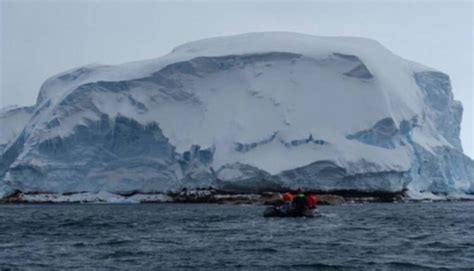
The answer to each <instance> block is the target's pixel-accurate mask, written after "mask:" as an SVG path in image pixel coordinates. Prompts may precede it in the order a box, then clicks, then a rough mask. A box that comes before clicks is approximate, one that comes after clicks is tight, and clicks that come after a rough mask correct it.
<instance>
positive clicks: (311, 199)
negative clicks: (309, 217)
mask: <svg viewBox="0 0 474 271" xmlns="http://www.w3.org/2000/svg"><path fill="white" fill-rule="evenodd" d="M306 204H307V205H308V208H309V209H316V205H317V204H318V198H316V195H314V194H309V195H308V196H307V197H306Z"/></svg>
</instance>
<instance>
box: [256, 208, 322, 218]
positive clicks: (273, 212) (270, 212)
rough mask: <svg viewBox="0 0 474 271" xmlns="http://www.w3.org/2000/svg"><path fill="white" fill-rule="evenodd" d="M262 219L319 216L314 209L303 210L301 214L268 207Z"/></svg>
mask: <svg viewBox="0 0 474 271" xmlns="http://www.w3.org/2000/svg"><path fill="white" fill-rule="evenodd" d="M263 216H264V217H317V216H320V214H319V212H318V211H317V210H316V209H305V210H304V211H303V212H297V211H296V210H292V209H290V210H288V211H285V210H283V209H282V208H280V207H274V206H273V207H268V208H267V209H265V211H264V212H263Z"/></svg>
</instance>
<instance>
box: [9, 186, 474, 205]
mask: <svg viewBox="0 0 474 271" xmlns="http://www.w3.org/2000/svg"><path fill="white" fill-rule="evenodd" d="M293 192H294V191H293ZM311 192H314V193H315V194H316V195H317V197H318V203H319V205H341V204H351V203H372V202H386V203H399V202H411V201H421V202H423V201H462V200H471V201H472V200H474V197H472V196H466V197H464V198H463V197H448V196H444V197H443V196H436V197H425V198H417V199H414V198H410V197H409V196H407V194H406V192H405V191H404V192H395V193H387V192H371V193H368V192H358V191H331V192H322V191H311ZM280 195H281V193H280V192H262V193H258V194H257V193H255V194H252V193H235V192H229V191H221V190H216V189H212V188H210V189H196V190H186V189H183V190H182V191H181V192H175V193H166V194H165V193H131V194H112V193H108V192H98V193H91V192H81V193H67V194H58V193H22V192H16V193H14V194H12V195H11V196H9V197H7V198H4V199H0V204H15V203H212V204H257V205H276V204H280V203H281V198H280Z"/></svg>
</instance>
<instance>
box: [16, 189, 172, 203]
mask: <svg viewBox="0 0 474 271" xmlns="http://www.w3.org/2000/svg"><path fill="white" fill-rule="evenodd" d="M19 200H20V201H26V202H32V203H47V202H53V203H146V202H170V201H171V197H169V196H167V195H164V194H135V195H132V196H128V197H127V196H121V195H117V194H113V193H109V192H106V191H100V192H98V193H90V192H84V193H73V194H55V193H37V194H21V195H20V196H19Z"/></svg>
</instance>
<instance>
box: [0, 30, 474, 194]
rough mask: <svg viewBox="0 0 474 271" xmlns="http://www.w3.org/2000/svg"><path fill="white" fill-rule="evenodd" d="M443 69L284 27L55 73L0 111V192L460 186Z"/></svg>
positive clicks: (471, 169) (466, 190) (372, 45)
mask: <svg viewBox="0 0 474 271" xmlns="http://www.w3.org/2000/svg"><path fill="white" fill-rule="evenodd" d="M462 111H463V109H462V105H461V103H460V102H458V101H455V100H454V99H453V93H452V90H451V83H450V79H449V76H448V75H446V74H444V73H442V72H440V71H437V70H434V69H432V68H429V67H426V66H424V65H421V64H418V63H415V62H412V61H408V60H405V59H403V58H401V57H399V56H397V55H395V54H393V53H392V52H390V51H389V50H388V49H386V48H385V47H383V46H382V45H381V44H380V43H378V42H376V41H374V40H370V39H364V38H354V37H317V36H311V35H305V34H299V33H289V32H262V33H248V34H241V35H234V36H225V37H216V38H210V39H205V40H199V41H194V42H190V43H187V44H184V45H181V46H178V47H176V48H175V49H173V50H172V52H171V53H169V54H168V55H166V56H163V57H159V58H156V59H150V60H144V61H137V62H131V63H125V64H121V65H117V66H108V65H99V64H92V65H87V66H84V67H80V68H75V69H72V70H69V71H66V72H63V73H61V74H58V75H55V76H53V77H51V78H49V79H48V80H46V81H45V82H44V84H43V85H42V86H41V88H40V91H39V94H38V98H37V102H36V104H35V105H34V106H31V107H24V108H7V109H4V110H2V111H0V127H1V133H0V136H1V137H0V154H1V158H0V198H2V197H7V196H9V195H11V194H13V193H15V192H18V191H21V192H24V193H75V192H77V193H79V192H80V193H89V192H90V193H99V192H103V193H116V194H133V193H166V192H172V191H178V190H180V189H182V188H184V187H186V188H191V189H193V188H203V187H209V186H212V187H216V188H219V189H222V190H226V191H235V192H259V191H281V190H284V189H297V188H303V189H311V190H316V191H327V192H330V191H346V190H347V191H363V192H401V191H407V194H408V195H411V196H413V197H416V196H417V195H420V194H423V193H432V194H436V195H439V194H441V195H448V194H472V193H474V162H473V160H471V159H470V158H469V157H467V156H466V155H464V154H463V150H462V144H461V141H460V136H459V135H460V129H461V128H460V127H461V125H460V124H461V120H462Z"/></svg>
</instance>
